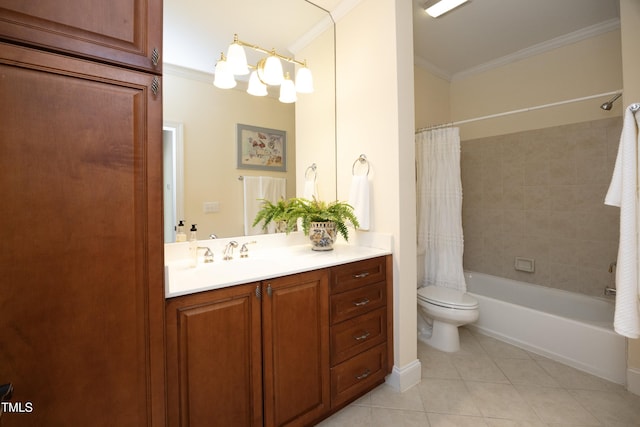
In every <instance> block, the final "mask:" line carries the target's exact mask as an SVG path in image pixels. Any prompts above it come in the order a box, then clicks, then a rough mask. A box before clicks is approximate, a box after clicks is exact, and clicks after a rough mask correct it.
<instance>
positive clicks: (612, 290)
mask: <svg viewBox="0 0 640 427" xmlns="http://www.w3.org/2000/svg"><path fill="white" fill-rule="evenodd" d="M604 294H605V295H607V296H615V295H616V288H610V287H609V286H607V287H605V288H604Z"/></svg>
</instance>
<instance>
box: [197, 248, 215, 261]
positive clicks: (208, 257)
mask: <svg viewBox="0 0 640 427" xmlns="http://www.w3.org/2000/svg"><path fill="white" fill-rule="evenodd" d="M200 249H203V250H204V251H205V252H204V263H205V264H209V263H212V262H213V252H211V249H209V248H208V247H206V246H198V250H200Z"/></svg>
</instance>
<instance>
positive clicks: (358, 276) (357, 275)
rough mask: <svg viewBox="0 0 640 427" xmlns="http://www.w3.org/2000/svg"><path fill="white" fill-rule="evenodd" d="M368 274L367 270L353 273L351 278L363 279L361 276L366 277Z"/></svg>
mask: <svg viewBox="0 0 640 427" xmlns="http://www.w3.org/2000/svg"><path fill="white" fill-rule="evenodd" d="M368 275H369V272H368V271H365V272H364V273H360V274H354V275H353V278H354V279H363V278H365V277H367V276H368Z"/></svg>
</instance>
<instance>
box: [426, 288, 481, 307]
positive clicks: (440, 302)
mask: <svg viewBox="0 0 640 427" xmlns="http://www.w3.org/2000/svg"><path fill="white" fill-rule="evenodd" d="M418 299H419V300H422V301H424V302H427V303H429V304H433V305H437V306H439V307H444V308H451V309H455V310H475V309H477V308H478V306H479V304H478V300H476V299H475V298H473V297H472V296H471V295H469V294H467V293H465V292H462V291H458V290H455V289H449V288H443V287H440V286H433V285H430V286H424V287H422V288H419V289H418Z"/></svg>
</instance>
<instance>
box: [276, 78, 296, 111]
mask: <svg viewBox="0 0 640 427" xmlns="http://www.w3.org/2000/svg"><path fill="white" fill-rule="evenodd" d="M278 100H279V101H280V102H283V103H285V104H291V103H292V102H296V101H297V100H298V98H297V96H296V85H295V84H294V83H293V81H292V80H291V78H289V73H287V76H286V77H285V79H284V80H283V81H282V84H281V85H280V98H278Z"/></svg>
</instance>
